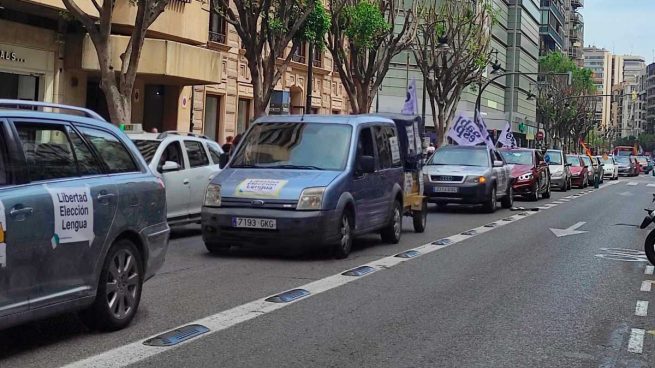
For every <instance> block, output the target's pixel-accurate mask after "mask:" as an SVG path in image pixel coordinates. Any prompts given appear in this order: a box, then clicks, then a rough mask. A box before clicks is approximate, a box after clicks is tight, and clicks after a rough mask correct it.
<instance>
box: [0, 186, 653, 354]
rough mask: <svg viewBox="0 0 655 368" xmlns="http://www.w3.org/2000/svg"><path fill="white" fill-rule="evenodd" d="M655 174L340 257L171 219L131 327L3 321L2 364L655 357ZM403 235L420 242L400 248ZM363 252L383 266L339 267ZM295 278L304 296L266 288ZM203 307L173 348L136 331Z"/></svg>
mask: <svg viewBox="0 0 655 368" xmlns="http://www.w3.org/2000/svg"><path fill="white" fill-rule="evenodd" d="M651 183H652V184H651ZM649 184H650V185H651V186H655V185H654V184H655V180H653V178H652V177H650V176H642V177H639V178H626V179H622V180H620V181H618V182H609V181H606V182H605V184H604V185H602V186H601V188H600V189H598V190H594V189H593V188H591V189H585V190H573V191H571V192H567V193H553V198H551V199H550V200H541V201H539V202H523V201H520V202H519V201H517V203H516V205H517V206H524V207H526V208H527V209H529V208H531V207H535V206H541V210H540V211H538V212H533V211H509V210H501V211H498V212H496V213H495V214H482V213H481V211H479V210H477V209H474V208H463V207H462V208H460V207H453V208H451V207H449V208H448V209H446V210H444V211H437V209H436V207H431V209H430V215H429V218H428V221H429V222H428V230H426V232H425V233H424V234H415V233H414V232H412V231H410V230H409V229H411V225H410V224H409V221H407V220H406V222H405V226H404V229H405V231H404V233H403V238H402V241H401V243H400V244H398V245H395V246H390V245H383V244H379V240H378V237H377V236H370V237H367V238H364V239H360V240H358V241H356V242H355V250H354V252H353V254H351V257H350V258H348V259H346V260H333V259H331V258H330V257H329V256H328V255H325V254H313V255H307V256H302V257H299V258H298V257H295V258H294V257H279V256H275V255H273V254H262V253H261V252H246V251H241V252H233V253H232V254H231V255H228V256H225V257H216V256H211V255H209V254H208V253H207V252H206V250H205V248H204V246H203V244H202V241H201V239H200V237H199V231H198V230H197V228H195V227H191V226H190V227H187V228H184V229H178V230H176V231H175V232H174V233H173V239H172V240H171V243H170V249H169V252H168V256H167V260H166V264H165V266H164V269H163V270H162V272H160V273H159V274H158V275H156V276H155V278H153V279H152V280H150V281H149V282H147V283H146V284H145V288H144V294H143V298H142V303H141V306H140V310H139V313H138V314H137V317H136V319H135V320H134V323H133V324H132V326H130V327H129V328H127V329H125V330H123V331H119V332H115V333H109V334H102V333H94V332H89V331H88V330H86V328H85V327H83V326H82V324H81V323H80V322H78V321H77V317H75V316H74V315H64V316H61V317H56V318H51V319H48V320H44V321H40V322H34V323H30V324H26V325H22V326H18V327H15V328H12V329H9V330H6V331H2V333H0V344H1V345H2V346H3V349H2V350H1V352H0V354H1V355H0V359H1V360H0V365H2V366H7V367H53V366H62V365H66V364H72V366H78V367H90V366H121V365H127V364H132V365H133V366H135V367H137V366H138V367H175V366H190V367H191V366H222V367H254V366H269V367H282V366H298V367H307V366H333V367H349V366H352V367H355V366H369V367H373V366H390V367H391V366H394V367H395V366H407V367H409V366H416V367H421V366H441V367H446V366H466V367H471V366H487V367H488V366H496V367H500V366H506V367H508V366H514V367H516V366H549V367H555V366H557V367H577V366H580V367H587V366H600V367H641V366H643V367H646V366H652V365H653V361H654V355H653V350H654V349H655V339H654V338H653V333H655V332H653V331H650V330H652V329H654V328H653V326H655V321H654V320H653V317H652V314H653V313H652V312H651V313H649V308H648V303H649V302H650V303H651V304H652V303H653V302H655V299H654V298H653V294H652V292H649V291H650V283H649V282H648V281H649V280H651V279H655V277H654V276H652V275H649V274H648V273H651V274H652V272H653V268H652V267H648V262H647V261H646V260H645V257H644V256H643V252H642V246H643V241H644V239H645V237H646V235H647V232H646V231H644V230H638V229H637V228H635V227H631V226H629V225H630V224H633V225H634V224H638V223H640V221H641V219H642V217H643V214H644V212H643V210H642V209H643V208H645V207H648V205H649V201H650V198H651V192H653V190H651V188H650V187H649V186H648V185H649ZM549 204H554V206H553V205H549ZM546 207H550V208H548V209H546ZM503 219H507V220H508V221H504V220H503ZM581 222H582V224H580V223H581ZM489 223H494V224H496V225H495V227H484V226H483V225H485V224H489ZM492 226H493V225H492ZM471 229H474V230H475V231H474V232H467V234H473V235H462V234H461V233H463V232H466V231H467V230H471ZM551 229H553V230H551ZM476 234H477V235H476ZM444 238H447V239H449V241H445V242H441V243H444V245H437V244H432V242H434V241H437V240H439V239H444ZM408 249H416V250H418V251H419V252H420V256H417V257H414V258H407V259H403V258H398V257H393V255H395V254H397V253H399V252H402V251H405V250H408ZM360 265H369V266H372V267H373V269H374V272H372V273H369V274H367V275H365V276H341V275H339V274H340V273H341V272H343V271H345V270H348V269H351V268H354V267H357V266H360ZM334 275H337V276H334ZM299 287H300V288H303V289H306V290H308V291H310V292H311V294H310V295H308V296H306V297H303V298H300V299H299V300H297V301H295V302H292V303H270V302H263V301H261V300H262V299H263V298H266V297H268V296H271V295H274V294H278V293H280V292H283V291H286V290H290V289H294V288H299ZM642 290H644V291H642ZM645 290H649V291H645ZM253 301H254V303H255V305H261V308H256V309H252V308H251V307H250V306H252V305H253V304H252V303H251V302H253ZM269 306H270V307H269ZM226 311H227V312H226ZM194 321H198V323H200V322H203V323H205V324H204V325H205V326H207V327H209V329H210V331H209V332H207V333H204V334H202V335H200V336H199V337H197V338H195V339H191V340H189V341H187V342H185V343H183V344H181V345H177V346H175V347H173V348H170V347H150V346H145V345H143V344H142V341H143V340H145V339H146V338H148V337H152V336H154V335H158V334H160V333H163V332H166V331H168V330H171V329H174V328H177V327H182V326H184V325H187V324H189V323H191V322H194ZM201 324H202V323H201ZM84 359H88V360H84Z"/></svg>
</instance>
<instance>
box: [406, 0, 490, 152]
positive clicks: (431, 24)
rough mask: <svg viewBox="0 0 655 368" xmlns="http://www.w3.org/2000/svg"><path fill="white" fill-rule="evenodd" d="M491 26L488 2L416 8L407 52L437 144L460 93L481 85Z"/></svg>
mask: <svg viewBox="0 0 655 368" xmlns="http://www.w3.org/2000/svg"><path fill="white" fill-rule="evenodd" d="M494 22H495V18H494V11H493V8H492V5H491V2H489V1H480V2H478V3H475V2H473V4H471V3H470V2H464V1H459V0H444V1H443V2H442V3H441V4H440V5H437V4H435V3H431V4H427V5H424V6H423V7H421V8H420V9H419V12H418V23H419V26H418V35H417V37H416V42H414V44H413V46H412V51H413V53H414V57H415V58H416V62H417V64H418V68H419V69H420V70H421V73H422V74H423V83H425V89H426V91H427V93H428V96H429V100H430V107H431V108H432V118H433V121H434V126H435V129H436V132H437V136H438V137H439V139H440V144H439V145H441V144H444V143H445V142H446V134H447V132H448V129H449V125H450V122H451V121H452V120H453V118H454V115H455V112H456V111H457V105H458V104H459V101H460V99H461V96H462V92H463V91H464V89H465V88H467V87H468V86H469V85H471V84H473V83H476V82H477V83H480V82H481V78H482V75H483V73H484V71H485V69H486V67H487V64H488V63H489V60H490V58H491V48H490V43H491V27H492V26H493V23H494ZM446 44H447V47H446Z"/></svg>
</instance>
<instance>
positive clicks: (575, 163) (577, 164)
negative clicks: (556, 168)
mask: <svg viewBox="0 0 655 368" xmlns="http://www.w3.org/2000/svg"><path fill="white" fill-rule="evenodd" d="M566 161H567V162H568V163H570V164H571V166H574V167H580V166H582V165H580V158H579V157H578V156H574V155H567V156H566Z"/></svg>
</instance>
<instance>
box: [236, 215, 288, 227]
mask: <svg viewBox="0 0 655 368" xmlns="http://www.w3.org/2000/svg"><path fill="white" fill-rule="evenodd" d="M232 226H233V227H240V228H247V229H267V230H275V229H276V228H277V221H276V220H272V219H263V218H250V217H233V218H232Z"/></svg>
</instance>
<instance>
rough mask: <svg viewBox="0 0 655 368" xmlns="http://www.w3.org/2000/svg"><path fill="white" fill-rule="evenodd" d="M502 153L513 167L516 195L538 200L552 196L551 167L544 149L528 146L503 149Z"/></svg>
mask: <svg viewBox="0 0 655 368" xmlns="http://www.w3.org/2000/svg"><path fill="white" fill-rule="evenodd" d="M500 154H501V155H502V156H503V158H504V159H505V162H506V163H507V164H508V165H510V166H511V168H512V177H513V178H514V185H513V186H514V195H515V196H516V195H519V196H522V197H525V198H527V199H530V200H532V201H538V200H539V196H540V195H541V196H542V197H543V198H550V169H549V168H548V164H547V163H546V161H545V160H544V154H543V153H542V151H539V150H535V149H528V148H519V149H503V150H501V151H500Z"/></svg>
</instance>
